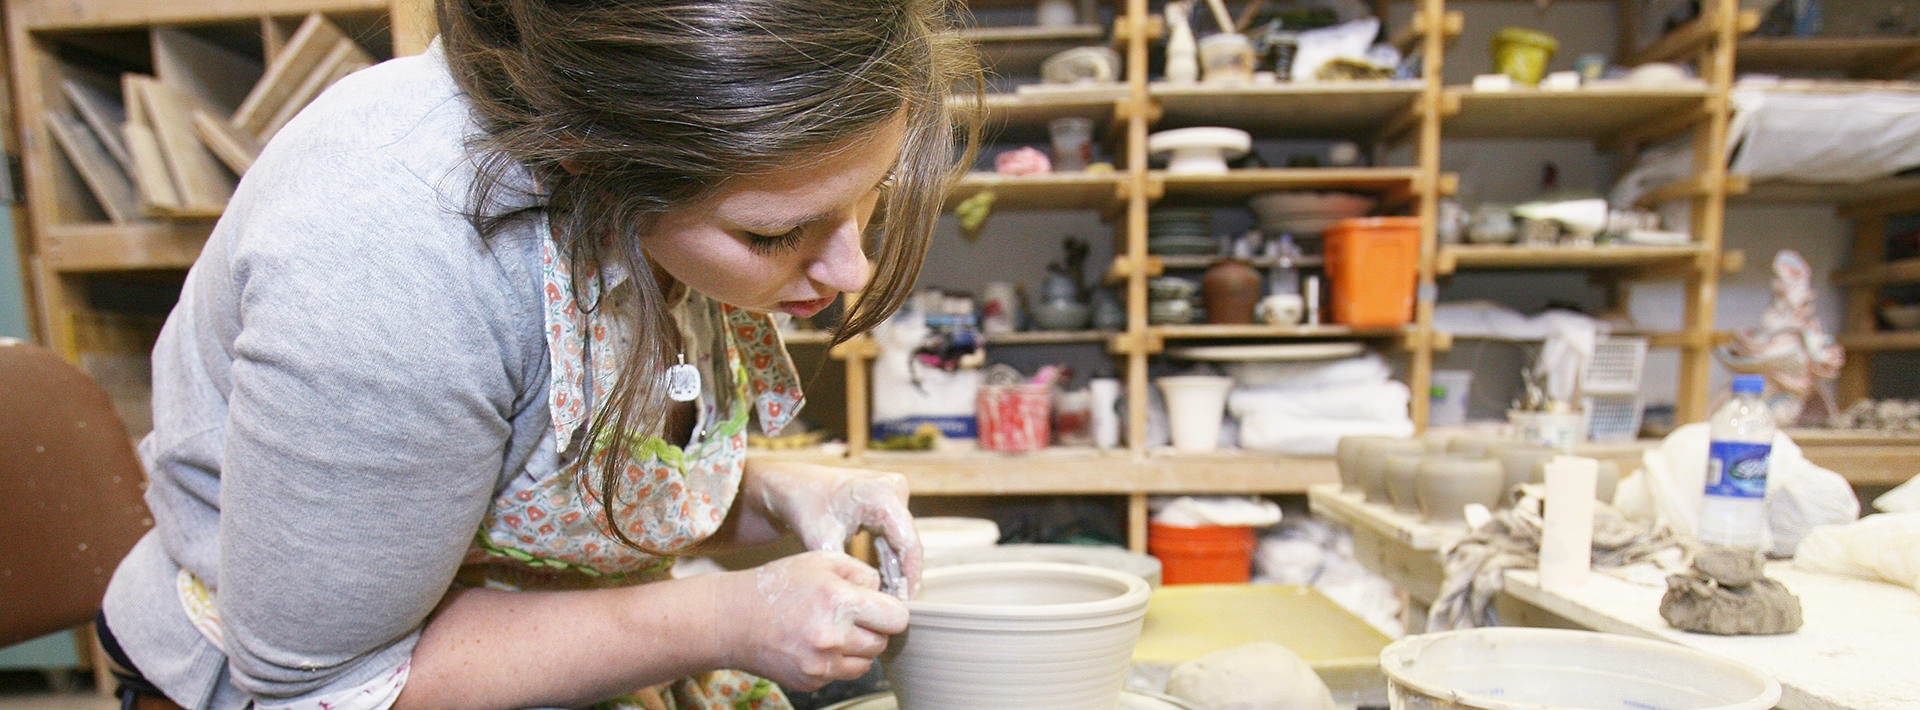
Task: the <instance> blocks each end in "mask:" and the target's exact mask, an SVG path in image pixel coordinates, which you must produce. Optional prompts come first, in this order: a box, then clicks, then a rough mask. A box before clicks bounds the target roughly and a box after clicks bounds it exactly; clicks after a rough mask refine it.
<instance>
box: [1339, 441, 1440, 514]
mask: <svg viewBox="0 0 1920 710" xmlns="http://www.w3.org/2000/svg"><path fill="white" fill-rule="evenodd" d="M1426 452H1427V445H1426V444H1425V443H1422V442H1421V441H1420V440H1419V439H1391V438H1388V439H1377V440H1370V441H1363V442H1361V443H1360V455H1359V456H1358V457H1356V458H1355V462H1356V463H1357V464H1358V465H1357V466H1355V467H1354V473H1355V481H1354V482H1355V483H1356V484H1357V485H1359V487H1360V490H1361V491H1362V492H1364V493H1365V494H1366V497H1367V502H1370V503H1387V502H1390V501H1389V500H1388V499H1387V457H1388V456H1390V455H1393V454H1399V455H1402V456H1417V455H1420V454H1424V453H1426Z"/></svg>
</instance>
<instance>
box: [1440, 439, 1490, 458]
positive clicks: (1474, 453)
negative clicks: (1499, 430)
mask: <svg viewBox="0 0 1920 710" xmlns="http://www.w3.org/2000/svg"><path fill="white" fill-rule="evenodd" d="M1498 441H1499V440H1498V439H1491V438H1488V437H1485V436H1473V435H1463V436H1456V437H1453V439H1452V440H1450V441H1448V442H1447V453H1449V454H1459V455H1461V456H1465V457H1467V458H1473V459H1479V458H1486V457H1487V449H1489V448H1491V447H1493V446H1495V445H1496V443H1497V442H1498Z"/></svg>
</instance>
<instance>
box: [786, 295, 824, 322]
mask: <svg viewBox="0 0 1920 710" xmlns="http://www.w3.org/2000/svg"><path fill="white" fill-rule="evenodd" d="M835 298H837V296H828V297H826V298H816V299H814V300H811V301H781V302H780V310H781V312H783V313H786V314H787V315H790V316H793V317H795V318H812V317H813V315H814V314H816V313H819V312H820V311H823V310H826V308H827V306H831V305H833V299H835Z"/></svg>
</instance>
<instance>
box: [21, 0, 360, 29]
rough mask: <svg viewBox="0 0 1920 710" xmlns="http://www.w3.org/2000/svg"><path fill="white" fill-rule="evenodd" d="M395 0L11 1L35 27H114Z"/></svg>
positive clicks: (345, 8) (355, 8) (341, 9)
mask: <svg viewBox="0 0 1920 710" xmlns="http://www.w3.org/2000/svg"><path fill="white" fill-rule="evenodd" d="M392 8H393V3H392V2H391V0H247V2H244V3H233V2H118V3H114V2H21V3H11V4H9V8H8V11H9V13H11V14H12V17H13V18H14V20H15V21H18V22H22V23H24V25H25V26H26V28H27V29H28V30H30V31H35V32H41V31H61V30H88V31H94V30H100V29H105V28H109V27H142V26H146V25H189V24H199V23H209V22H225V21H232V20H253V19H257V18H259V17H261V16H264V15H284V16H291V17H299V16H302V15H305V14H307V13H309V12H326V13H379V14H386V13H387V12H389V11H390V10H391V9H392Z"/></svg>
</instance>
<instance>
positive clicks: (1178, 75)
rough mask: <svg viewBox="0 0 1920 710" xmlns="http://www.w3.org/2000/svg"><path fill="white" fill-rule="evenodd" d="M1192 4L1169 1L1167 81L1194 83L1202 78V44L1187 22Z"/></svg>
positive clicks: (1166, 12) (1167, 18) (1166, 13)
mask: <svg viewBox="0 0 1920 710" xmlns="http://www.w3.org/2000/svg"><path fill="white" fill-rule="evenodd" d="M1190 7H1191V6H1190V5H1188V4H1187V3H1186V2H1170V3H1167V8H1166V10H1165V15H1166V21H1167V28H1168V29H1167V32H1168V34H1167V81H1168V82H1171V83H1174V84H1192V83H1194V82H1197V81H1199V80H1200V46H1199V43H1198V42H1196V41H1194V39H1193V27H1191V26H1190V25H1188V24H1187V12H1188V10H1189V9H1190Z"/></svg>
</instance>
